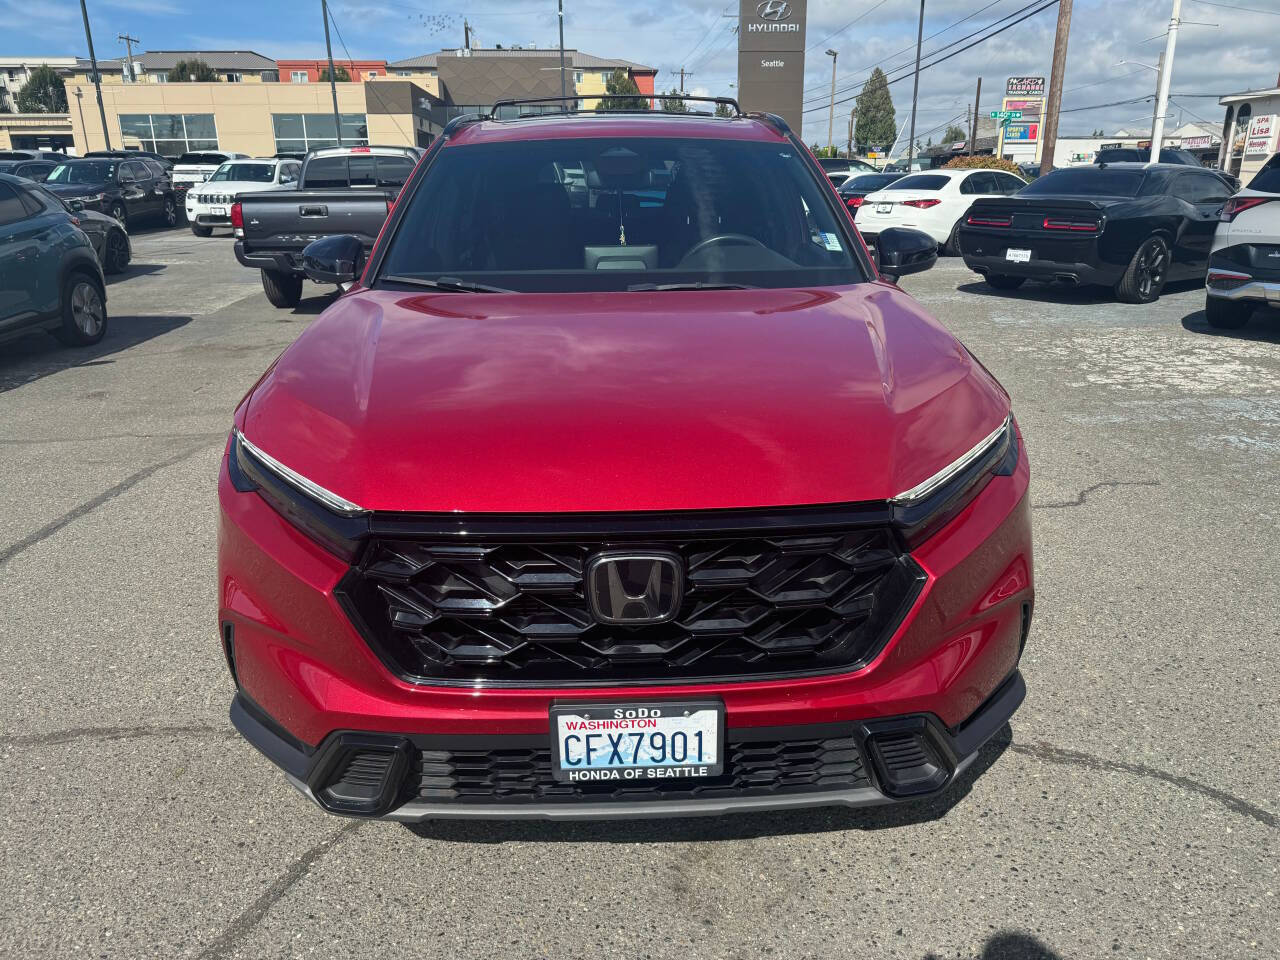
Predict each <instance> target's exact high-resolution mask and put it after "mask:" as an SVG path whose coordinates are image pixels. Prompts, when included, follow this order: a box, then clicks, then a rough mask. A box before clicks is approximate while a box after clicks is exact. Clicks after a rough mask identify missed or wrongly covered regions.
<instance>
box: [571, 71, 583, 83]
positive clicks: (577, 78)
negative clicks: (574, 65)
mask: <svg viewBox="0 0 1280 960" xmlns="http://www.w3.org/2000/svg"><path fill="white" fill-rule="evenodd" d="M573 82H574V83H581V82H582V71H581V70H575V71H573Z"/></svg>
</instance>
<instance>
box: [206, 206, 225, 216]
mask: <svg viewBox="0 0 1280 960" xmlns="http://www.w3.org/2000/svg"><path fill="white" fill-rule="evenodd" d="M209 215H210V216H211V217H225V216H226V215H227V208H226V207H210V208H209Z"/></svg>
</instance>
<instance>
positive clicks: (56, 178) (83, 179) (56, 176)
mask: <svg viewBox="0 0 1280 960" xmlns="http://www.w3.org/2000/svg"><path fill="white" fill-rule="evenodd" d="M115 175H116V165H115V164H114V163H111V162H109V161H107V160H83V161H81V162H80V163H60V164H58V165H57V166H56V167H54V168H53V173H51V174H49V179H48V180H47V181H46V182H47V183H52V184H59V183H104V182H106V181H108V180H111V179H113V178H114V177H115Z"/></svg>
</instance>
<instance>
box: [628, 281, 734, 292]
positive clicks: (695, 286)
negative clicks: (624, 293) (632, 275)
mask: <svg viewBox="0 0 1280 960" xmlns="http://www.w3.org/2000/svg"><path fill="white" fill-rule="evenodd" d="M627 289H628V290H629V291H632V292H639V291H653V290H660V291H665V290H755V289H756V288H755V287H753V286H751V285H750V284H749V283H703V282H702V281H701V280H698V281H694V282H693V283H633V284H631V286H629V287H627Z"/></svg>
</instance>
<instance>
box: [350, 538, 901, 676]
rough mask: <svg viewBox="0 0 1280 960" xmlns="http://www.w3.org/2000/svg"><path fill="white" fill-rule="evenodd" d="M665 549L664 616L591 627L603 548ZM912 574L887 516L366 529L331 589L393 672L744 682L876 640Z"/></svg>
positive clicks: (888, 627)
mask: <svg viewBox="0 0 1280 960" xmlns="http://www.w3.org/2000/svg"><path fill="white" fill-rule="evenodd" d="M619 546H626V547H628V548H630V547H636V548H637V549H638V548H640V547H643V548H645V549H653V550H661V551H663V552H665V553H668V554H675V555H678V556H679V558H680V560H681V561H682V563H683V566H684V592H683V599H682V600H681V602H680V605H679V608H678V611H677V614H676V616H675V617H674V619H672V620H671V621H669V622H666V623H656V624H648V625H644V626H618V625H609V624H604V623H598V622H596V620H595V619H594V617H593V616H592V613H591V611H590V609H589V608H588V604H587V601H586V598H585V596H584V589H583V587H584V584H583V574H584V569H585V567H586V564H587V562H588V560H589V558H590V557H591V556H593V555H594V554H595V553H597V552H598V551H600V550H602V549H604V548H606V547H609V548H617V547H619ZM922 582H923V574H922V573H921V571H920V569H919V568H918V567H917V566H916V565H915V563H914V562H913V561H912V560H911V559H910V557H909V556H907V555H906V554H905V552H903V550H902V549H901V547H900V546H899V541H898V538H897V536H896V535H895V534H894V532H893V531H891V530H890V529H888V528H887V527H870V528H868V527H861V528H854V529H844V530H835V531H831V530H822V531H816V532H792V531H785V532H776V531H772V530H771V531H769V532H768V533H767V535H762V536H744V535H743V534H742V533H741V532H738V533H736V534H734V535H722V536H717V535H715V534H707V533H704V532H699V533H698V534H696V535H690V536H688V537H687V538H684V539H674V538H663V539H661V540H658V541H656V542H655V541H653V540H646V541H645V542H644V543H639V542H628V543H622V544H620V543H619V542H618V541H617V540H610V541H605V540H604V539H603V538H602V539H600V540H597V541H595V542H583V541H582V540H578V539H575V540H568V541H562V540H555V539H546V540H541V541H538V542H520V541H518V540H516V539H514V538H512V539H510V540H508V541H507V542H501V541H500V540H498V541H494V540H486V541H485V542H468V541H467V540H466V539H465V538H458V537H455V538H453V539H445V538H439V539H435V540H409V539H376V540H374V541H373V542H371V543H370V544H368V546H367V548H366V550H365V551H364V553H363V558H362V560H361V561H360V563H359V564H358V565H357V566H356V567H355V568H353V570H352V571H351V572H350V574H349V575H348V576H347V578H346V579H345V580H344V581H343V583H342V585H341V588H340V591H339V594H340V596H341V597H342V599H343V600H344V602H345V606H346V608H347V610H348V613H349V614H350V615H351V616H352V618H353V620H354V621H355V623H356V625H357V626H358V627H359V628H360V630H361V632H362V633H363V634H364V635H365V637H366V638H367V639H368V640H369V641H370V643H371V644H372V646H373V647H374V649H375V650H376V651H377V652H378V653H379V654H380V655H381V656H382V657H383V659H384V660H385V661H386V662H387V663H388V665H389V666H391V667H392V668H393V669H394V670H395V671H396V672H397V673H399V674H400V675H402V676H404V677H406V678H409V679H416V680H422V681H430V682H446V683H473V682H484V683H496V684H503V683H505V684H511V685H539V684H541V685H548V684H566V683H567V684H591V683H610V682H662V681H675V682H680V681H689V680H706V679H713V678H714V679H729V680H733V679H751V678H758V677H761V676H777V675H795V674H803V673H815V672H831V671H835V670H841V669H851V668H855V667H857V666H859V665H860V664H863V663H865V662H866V661H867V660H868V659H869V658H871V657H872V656H874V655H875V653H876V652H877V651H878V650H879V649H880V648H881V647H882V646H883V644H884V643H885V642H886V641H887V639H888V637H889V636H890V635H891V634H892V632H893V630H894V629H895V627H896V626H897V625H898V623H900V622H901V620H902V617H903V616H904V615H905V613H906V611H907V610H908V609H909V607H910V604H911V602H912V601H913V600H914V599H915V596H916V594H917V592H918V590H919V587H920V584H921V583H922Z"/></svg>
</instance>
